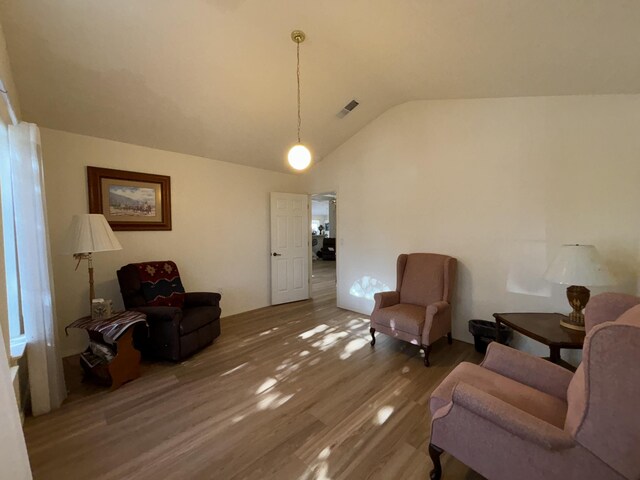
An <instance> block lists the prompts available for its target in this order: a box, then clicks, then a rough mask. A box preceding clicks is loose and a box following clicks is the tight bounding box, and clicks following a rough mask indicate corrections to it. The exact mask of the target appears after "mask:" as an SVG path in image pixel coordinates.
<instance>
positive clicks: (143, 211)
mask: <svg viewBox="0 0 640 480" xmlns="http://www.w3.org/2000/svg"><path fill="white" fill-rule="evenodd" d="M87 180H88V182H89V213H101V214H103V215H104V216H105V218H106V219H107V221H108V222H109V225H111V228H112V229H113V230H171V177H168V176H165V175H154V174H150V173H141V172H128V171H125V170H112V169H110V168H98V167H87Z"/></svg>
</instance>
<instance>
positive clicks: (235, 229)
mask: <svg viewBox="0 0 640 480" xmlns="http://www.w3.org/2000/svg"><path fill="white" fill-rule="evenodd" d="M41 135H42V150H43V157H44V168H45V184H46V195H47V207H48V215H49V228H50V237H51V251H52V257H53V269H54V278H55V288H56V299H55V300H56V311H57V316H58V324H59V326H60V329H61V330H60V331H61V332H62V333H61V339H62V342H63V355H69V354H72V353H76V352H78V351H79V350H81V349H82V348H84V346H85V341H84V339H85V335H84V332H75V331H70V336H69V337H65V336H64V333H63V328H64V326H65V325H67V324H69V323H71V322H72V321H73V320H75V319H76V318H79V317H81V316H83V315H86V314H88V306H87V303H88V288H89V287H88V277H87V270H86V268H87V266H86V262H83V263H82V264H81V266H80V268H79V269H78V271H74V267H75V261H74V260H73V258H71V257H70V256H63V255H60V254H58V252H60V251H62V241H63V240H64V236H65V232H66V229H67V227H68V225H69V223H70V222H71V217H72V215H73V214H75V213H86V212H88V199H87V179H86V166H87V165H91V166H98V167H106V168H115V169H122V170H132V171H140V172H148V173H156V174H161V175H169V176H171V202H172V219H173V230H172V231H169V232H116V236H117V237H118V239H119V240H120V242H121V243H122V246H123V250H121V251H116V252H103V253H98V254H95V255H94V267H95V281H96V295H97V296H98V297H103V298H109V299H112V300H114V305H116V306H117V307H118V308H122V298H121V296H120V290H119V287H118V282H117V278H116V270H117V269H118V268H119V267H121V266H122V265H125V264H127V263H130V262H142V261H147V260H165V259H172V260H174V261H175V262H176V263H177V264H178V268H179V269H180V273H181V276H182V280H183V283H184V285H185V288H186V289H187V290H188V291H220V289H222V312H223V316H228V315H231V314H235V313H239V312H243V311H247V310H252V309H255V308H260V307H264V306H266V305H269V304H270V281H269V278H270V274H269V253H270V251H269V192H271V191H282V192H294V193H295V192H299V191H300V189H299V184H300V183H301V181H300V180H301V177H299V176H295V175H288V174H282V173H276V172H271V171H266V170H261V169H257V168H251V167H244V166H239V165H235V164H231V163H224V162H219V161H215V160H211V159H206V158H200V157H194V156H189V155H183V154H178V153H172V152H166V151H161V150H155V149H151V148H146V147H139V146H134V145H129V144H124V143H119V142H114V141H110V140H102V139H98V138H93V137H86V136H81V135H75V134H70V133H65V132H60V131H56V130H49V129H44V128H43V129H41Z"/></svg>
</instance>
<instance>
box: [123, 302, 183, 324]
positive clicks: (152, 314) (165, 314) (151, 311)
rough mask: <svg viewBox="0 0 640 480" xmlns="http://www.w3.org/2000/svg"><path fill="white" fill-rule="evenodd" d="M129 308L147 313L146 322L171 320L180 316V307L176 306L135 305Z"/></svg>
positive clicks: (178, 318)
mask: <svg viewBox="0 0 640 480" xmlns="http://www.w3.org/2000/svg"><path fill="white" fill-rule="evenodd" d="M131 310H135V311H136V312H140V313H144V314H146V315H147V322H148V323H150V324H151V323H153V322H172V321H174V320H177V321H179V320H180V319H181V318H182V309H180V308H178V307H155V306H154V307H136V308H132V309H131Z"/></svg>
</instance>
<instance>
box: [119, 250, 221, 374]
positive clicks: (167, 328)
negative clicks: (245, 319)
mask: <svg viewBox="0 0 640 480" xmlns="http://www.w3.org/2000/svg"><path fill="white" fill-rule="evenodd" d="M118 282H119V283H120V292H121V293H122V300H123V301H124V306H125V308H126V309H127V310H136V311H139V312H142V313H145V314H146V315H147V323H148V324H149V332H148V333H149V334H148V336H146V337H142V336H140V337H136V339H135V340H136V346H137V347H138V348H140V349H141V350H142V353H143V354H145V355H147V356H151V357H156V358H162V359H165V360H172V361H174V362H177V361H180V360H183V359H185V358H187V357H189V356H190V355H193V354H194V353H195V352H197V351H199V350H201V349H202V348H204V347H206V346H208V345H210V344H211V343H212V342H213V340H214V339H216V338H217V337H218V336H219V335H220V313H221V310H220V298H221V296H220V294H219V293H209V292H186V293H185V291H184V287H183V286H182V281H181V279H180V273H179V272H178V267H177V266H176V264H175V263H174V262H172V261H169V260H164V261H157V262H144V263H130V264H128V265H125V266H124V267H122V268H121V269H120V270H118Z"/></svg>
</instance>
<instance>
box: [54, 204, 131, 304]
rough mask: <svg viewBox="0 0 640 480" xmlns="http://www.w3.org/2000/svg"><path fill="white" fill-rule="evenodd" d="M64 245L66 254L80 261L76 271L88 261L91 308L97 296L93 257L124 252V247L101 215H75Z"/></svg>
mask: <svg viewBox="0 0 640 480" xmlns="http://www.w3.org/2000/svg"><path fill="white" fill-rule="evenodd" d="M64 245H65V251H64V253H65V254H67V255H73V258H75V259H76V260H78V263H77V265H76V270H77V269H78V267H79V266H80V262H81V261H82V260H84V259H86V260H87V263H88V265H89V307H91V302H93V299H94V298H95V296H96V293H95V289H94V286H93V258H92V256H91V255H92V254H93V253H95V252H108V251H111V250H122V245H120V242H119V241H118V239H117V238H116V236H115V234H114V233H113V230H111V227H110V226H109V222H107V219H106V218H104V215H101V214H99V213H85V214H81V215H74V216H73V219H72V220H71V225H70V226H69V230H68V231H67V238H66V240H65V243H64Z"/></svg>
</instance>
